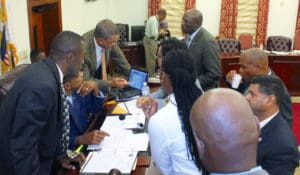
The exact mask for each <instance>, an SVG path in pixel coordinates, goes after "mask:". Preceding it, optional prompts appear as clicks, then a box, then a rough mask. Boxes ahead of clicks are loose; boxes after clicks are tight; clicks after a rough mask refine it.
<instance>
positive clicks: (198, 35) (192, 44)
mask: <svg viewBox="0 0 300 175" xmlns="http://www.w3.org/2000/svg"><path fill="white" fill-rule="evenodd" d="M202 34H203V28H202V27H201V29H200V30H199V31H198V33H197V34H196V35H195V37H194V38H193V40H192V43H191V45H190V47H189V48H190V49H193V48H194V45H195V44H196V43H197V42H198V40H199V38H200V37H201V35H202Z"/></svg>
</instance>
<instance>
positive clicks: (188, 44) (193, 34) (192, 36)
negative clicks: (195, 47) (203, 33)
mask: <svg viewBox="0 0 300 175" xmlns="http://www.w3.org/2000/svg"><path fill="white" fill-rule="evenodd" d="M200 29H201V26H200V27H199V28H198V29H197V30H196V31H195V32H194V33H192V34H191V35H190V36H189V37H190V40H189V41H188V43H187V46H188V47H190V45H191V43H192V41H193V39H194V38H195V36H196V35H197V33H198V32H199V31H200Z"/></svg>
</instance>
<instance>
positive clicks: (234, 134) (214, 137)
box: [190, 88, 259, 173]
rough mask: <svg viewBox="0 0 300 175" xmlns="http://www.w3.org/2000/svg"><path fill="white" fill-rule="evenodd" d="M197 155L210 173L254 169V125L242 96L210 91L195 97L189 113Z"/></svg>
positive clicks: (255, 134)
mask: <svg viewBox="0 0 300 175" xmlns="http://www.w3.org/2000/svg"><path fill="white" fill-rule="evenodd" d="M190 119H191V124H192V127H193V130H194V132H195V133H194V134H195V138H196V142H197V147H198V152H199V155H200V159H201V161H202V163H203V164H204V166H205V167H206V168H207V169H208V170H209V171H210V172H222V173H228V172H242V171H244V170H245V169H246V168H248V170H249V169H251V168H253V167H255V166H256V148H257V141H258V135H259V131H258V124H257V121H256V118H255V117H254V115H253V112H252V110H251V108H250V105H249V103H248V102H247V100H246V99H245V97H244V96H243V95H241V94H240V93H238V92H236V91H234V90H231V89H223V88H218V89H213V90H209V91H207V92H206V93H205V94H204V95H202V96H201V97H199V98H198V99H197V100H196V102H195V103H194V105H193V107H192V110H191V116H190Z"/></svg>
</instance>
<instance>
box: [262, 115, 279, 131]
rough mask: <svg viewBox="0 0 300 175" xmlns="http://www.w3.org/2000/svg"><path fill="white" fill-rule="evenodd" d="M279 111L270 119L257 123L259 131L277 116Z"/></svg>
mask: <svg viewBox="0 0 300 175" xmlns="http://www.w3.org/2000/svg"><path fill="white" fill-rule="evenodd" d="M278 112H279V111H276V112H275V113H274V114H273V115H271V116H270V117H268V118H266V119H264V120H262V121H260V122H259V127H260V129H262V128H263V127H264V126H266V124H268V123H269V122H270V121H271V120H272V119H273V118H274V117H275V116H276V115H277V114H278Z"/></svg>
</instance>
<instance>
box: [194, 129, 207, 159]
mask: <svg viewBox="0 0 300 175" xmlns="http://www.w3.org/2000/svg"><path fill="white" fill-rule="evenodd" d="M194 137H195V141H196V146H197V150H198V154H199V157H200V159H202V158H203V156H204V152H205V146H204V143H203V141H202V140H201V139H199V138H198V137H197V136H196V135H195V136H194Z"/></svg>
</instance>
